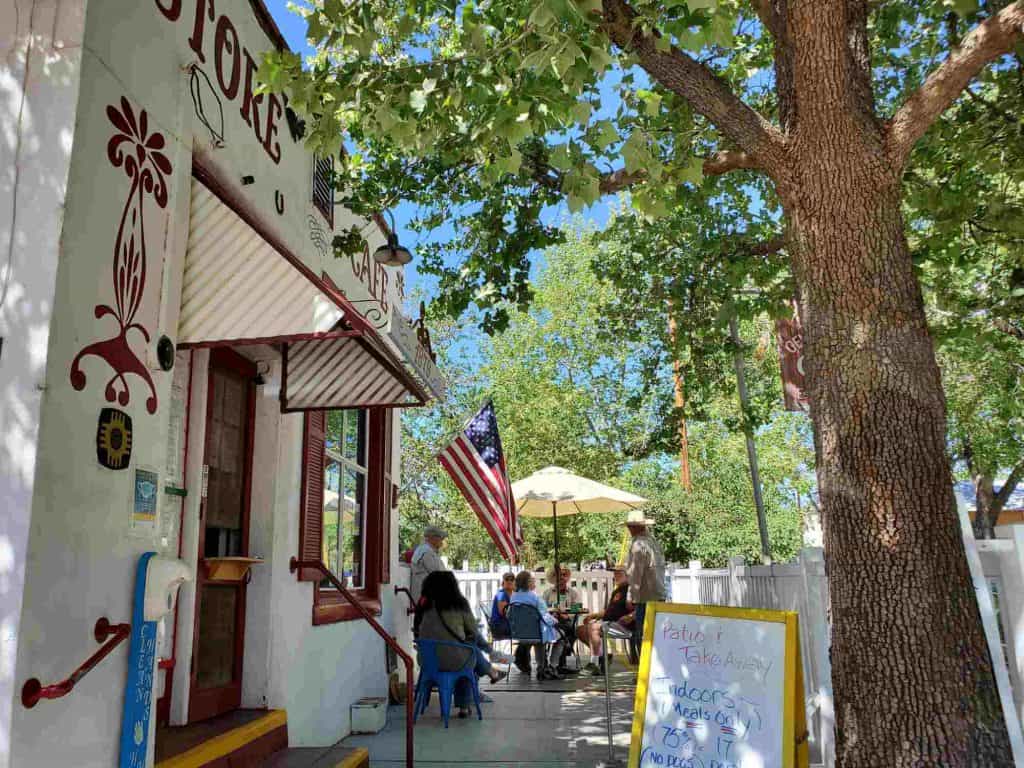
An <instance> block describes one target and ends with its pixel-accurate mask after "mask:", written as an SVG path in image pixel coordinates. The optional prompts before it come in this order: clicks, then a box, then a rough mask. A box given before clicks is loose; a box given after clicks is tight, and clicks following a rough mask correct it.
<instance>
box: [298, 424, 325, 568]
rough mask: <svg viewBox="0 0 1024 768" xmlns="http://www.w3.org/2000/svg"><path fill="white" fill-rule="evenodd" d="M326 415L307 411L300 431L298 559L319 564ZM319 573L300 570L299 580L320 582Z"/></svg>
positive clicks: (322, 519) (321, 539)
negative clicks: (300, 505)
mask: <svg viewBox="0 0 1024 768" xmlns="http://www.w3.org/2000/svg"><path fill="white" fill-rule="evenodd" d="M326 434H327V412H326V411H307V412H306V414H305V427H304V429H303V432H302V502H301V504H302V507H301V509H300V510H299V559H300V560H316V561H319V560H320V559H321V558H322V557H323V554H322V551H323V536H324V439H325V437H326ZM322 578H323V576H322V574H320V572H319V571H315V570H313V569H310V568H300V569H299V581H320V580H321V579H322Z"/></svg>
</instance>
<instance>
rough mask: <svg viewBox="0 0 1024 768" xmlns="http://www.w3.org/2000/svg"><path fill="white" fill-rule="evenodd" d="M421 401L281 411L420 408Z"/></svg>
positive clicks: (286, 411) (283, 411) (354, 404)
mask: <svg viewBox="0 0 1024 768" xmlns="http://www.w3.org/2000/svg"><path fill="white" fill-rule="evenodd" d="M423 405H424V403H423V402H421V401H419V400H417V401H415V402H412V403H373V402H370V403H345V404H341V405H318V406H315V407H308V408H281V413H305V412H306V411H344V410H346V409H349V408H422V407H423Z"/></svg>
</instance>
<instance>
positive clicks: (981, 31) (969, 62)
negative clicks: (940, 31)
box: [886, 0, 1024, 168]
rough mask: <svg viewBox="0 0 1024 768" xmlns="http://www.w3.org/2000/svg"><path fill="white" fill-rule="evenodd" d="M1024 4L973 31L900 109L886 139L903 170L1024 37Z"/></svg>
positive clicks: (1022, 1)
mask: <svg viewBox="0 0 1024 768" xmlns="http://www.w3.org/2000/svg"><path fill="white" fill-rule="evenodd" d="M1022 26H1024V0H1017V2H1015V3H1013V4H1011V5H1008V6H1006V7H1005V8H1003V9H1002V10H1001V11H999V13H997V14H996V15H994V16H990V17H989V18H987V19H986V20H985V21H983V22H981V23H980V24H978V26H976V27H975V28H974V29H972V30H971V31H970V32H969V33H968V34H967V35H966V36H965V37H964V39H963V40H962V41H961V43H960V45H959V46H958V47H957V48H954V49H953V50H952V51H951V52H950V54H949V56H948V57H947V58H946V60H945V61H943V62H942V63H941V64H939V66H938V67H936V68H935V69H934V70H933V71H932V73H931V74H930V75H929V76H928V78H927V79H926V80H925V81H924V83H923V84H922V85H921V87H920V88H918V89H917V91H916V92H915V93H914V94H913V95H911V96H910V98H908V99H907V100H906V101H905V102H904V103H903V106H902V107H900V108H899V110H898V111H897V112H896V114H895V115H894V116H893V118H892V120H890V122H889V127H888V131H887V136H886V144H887V151H888V154H889V158H890V160H891V161H892V162H893V164H894V165H895V166H896V167H899V168H902V167H903V165H904V164H905V163H906V161H907V158H908V157H909V156H910V151H911V149H912V148H913V146H914V144H915V143H916V142H917V140H918V139H919V138H921V137H922V136H923V135H924V134H925V132H926V131H927V130H928V128H929V127H930V126H931V124H932V123H933V122H935V120H936V118H938V116H939V115H941V114H942V113H943V112H944V111H945V110H946V108H947V107H949V105H950V104H952V103H953V101H955V100H956V98H957V97H958V96H959V95H960V93H961V92H962V91H963V90H964V88H966V87H967V84H968V83H969V82H970V81H971V80H972V79H974V77H975V75H977V74H978V73H979V72H980V71H981V70H982V69H983V68H984V67H985V65H987V64H989V63H990V62H992V61H994V60H995V59H997V58H999V56H1001V55H1003V54H1005V53H1009V52H1010V51H1011V49H1012V48H1013V46H1014V44H1015V43H1016V42H1017V41H1018V40H1020V39H1021V37H1022V36H1024V29H1022Z"/></svg>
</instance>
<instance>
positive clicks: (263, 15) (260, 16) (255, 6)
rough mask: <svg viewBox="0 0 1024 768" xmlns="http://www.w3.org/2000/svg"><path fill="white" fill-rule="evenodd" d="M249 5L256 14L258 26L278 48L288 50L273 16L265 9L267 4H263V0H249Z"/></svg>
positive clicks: (286, 42)
mask: <svg viewBox="0 0 1024 768" xmlns="http://www.w3.org/2000/svg"><path fill="white" fill-rule="evenodd" d="M249 5H251V6H252V12H253V13H254V14H255V15H256V21H257V22H259V25H260V28H261V29H262V30H263V32H264V33H265V34H266V36H267V37H269V38H270V42H272V43H273V44H274V45H275V46H276V47H277V49H278V50H281V51H290V50H291V48H290V47H289V46H288V41H287V40H285V39H284V35H282V34H281V30H280V29H279V28H278V26H277V22H275V21H274V17H273V16H271V15H270V11H268V10H267V6H265V5H264V4H263V0H249Z"/></svg>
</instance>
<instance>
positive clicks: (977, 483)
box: [971, 472, 999, 539]
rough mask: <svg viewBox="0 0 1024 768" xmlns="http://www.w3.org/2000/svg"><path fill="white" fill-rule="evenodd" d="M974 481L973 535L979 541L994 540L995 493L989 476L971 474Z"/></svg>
mask: <svg viewBox="0 0 1024 768" xmlns="http://www.w3.org/2000/svg"><path fill="white" fill-rule="evenodd" d="M971 474H972V475H973V480H974V535H975V536H976V537H977V538H979V539H994V538H995V536H996V532H995V526H996V519H997V518H998V517H999V510H998V509H995V505H996V491H995V485H994V480H993V478H992V476H991V475H986V474H985V473H983V472H977V473H975V472H972V473H971Z"/></svg>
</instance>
